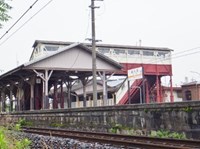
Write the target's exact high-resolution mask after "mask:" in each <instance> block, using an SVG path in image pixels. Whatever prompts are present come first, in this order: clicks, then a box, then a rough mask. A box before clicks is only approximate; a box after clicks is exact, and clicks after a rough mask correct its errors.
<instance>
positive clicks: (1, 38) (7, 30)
mask: <svg viewBox="0 0 200 149" xmlns="http://www.w3.org/2000/svg"><path fill="white" fill-rule="evenodd" d="M37 2H38V0H36V1H35V2H34V3H33V4H32V5H31V6H30V7H29V8H28V9H27V10H26V11H25V12H24V13H23V14H22V15H21V16H20V17H19V19H17V21H16V22H15V23H14V24H13V25H12V26H11V27H10V28H9V29H8V30H7V31H6V32H5V33H4V34H3V35H2V36H1V38H0V40H1V39H2V38H3V37H4V36H5V35H6V34H8V32H9V31H10V30H11V29H12V28H13V27H14V26H15V25H16V24H17V23H18V22H19V21H20V20H21V19H22V18H23V17H24V16H25V15H26V13H28V11H29V10H30V9H31V8H33V6H34V5H35V4H36V3H37Z"/></svg>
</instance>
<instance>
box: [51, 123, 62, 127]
mask: <svg viewBox="0 0 200 149" xmlns="http://www.w3.org/2000/svg"><path fill="white" fill-rule="evenodd" d="M50 126H51V127H63V124H60V123H51V124H50Z"/></svg>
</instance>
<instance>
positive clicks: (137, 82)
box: [118, 79, 143, 104]
mask: <svg viewBox="0 0 200 149" xmlns="http://www.w3.org/2000/svg"><path fill="white" fill-rule="evenodd" d="M142 82H143V79H138V80H135V81H134V82H133V83H132V84H131V86H130V99H131V103H134V98H133V97H134V96H135V95H136V94H139V93H140V89H142ZM139 87H140V88H139ZM128 96H129V93H128V91H127V92H126V93H125V94H124V96H123V97H122V98H121V100H120V101H119V103H118V104H128V103H129V101H128V100H129V98H128ZM139 96H140V95H139Z"/></svg>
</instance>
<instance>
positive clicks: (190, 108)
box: [183, 106, 192, 112]
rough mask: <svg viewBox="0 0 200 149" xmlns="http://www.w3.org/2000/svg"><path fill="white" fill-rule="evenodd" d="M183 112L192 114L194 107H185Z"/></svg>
mask: <svg viewBox="0 0 200 149" xmlns="http://www.w3.org/2000/svg"><path fill="white" fill-rule="evenodd" d="M183 111H185V112H191V111H192V107H190V106H188V107H185V108H183Z"/></svg>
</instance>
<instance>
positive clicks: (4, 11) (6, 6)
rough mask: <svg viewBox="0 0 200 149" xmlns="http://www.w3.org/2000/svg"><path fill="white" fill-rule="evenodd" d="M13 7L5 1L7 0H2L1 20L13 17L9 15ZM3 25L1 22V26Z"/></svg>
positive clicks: (0, 8)
mask: <svg viewBox="0 0 200 149" xmlns="http://www.w3.org/2000/svg"><path fill="white" fill-rule="evenodd" d="M11 8H12V7H11V6H10V5H9V4H8V3H7V2H5V0H0V22H6V21H8V20H9V19H10V18H11V17H10V16H9V15H8V10H10V9H11ZM1 27H2V23H0V28H1Z"/></svg>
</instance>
